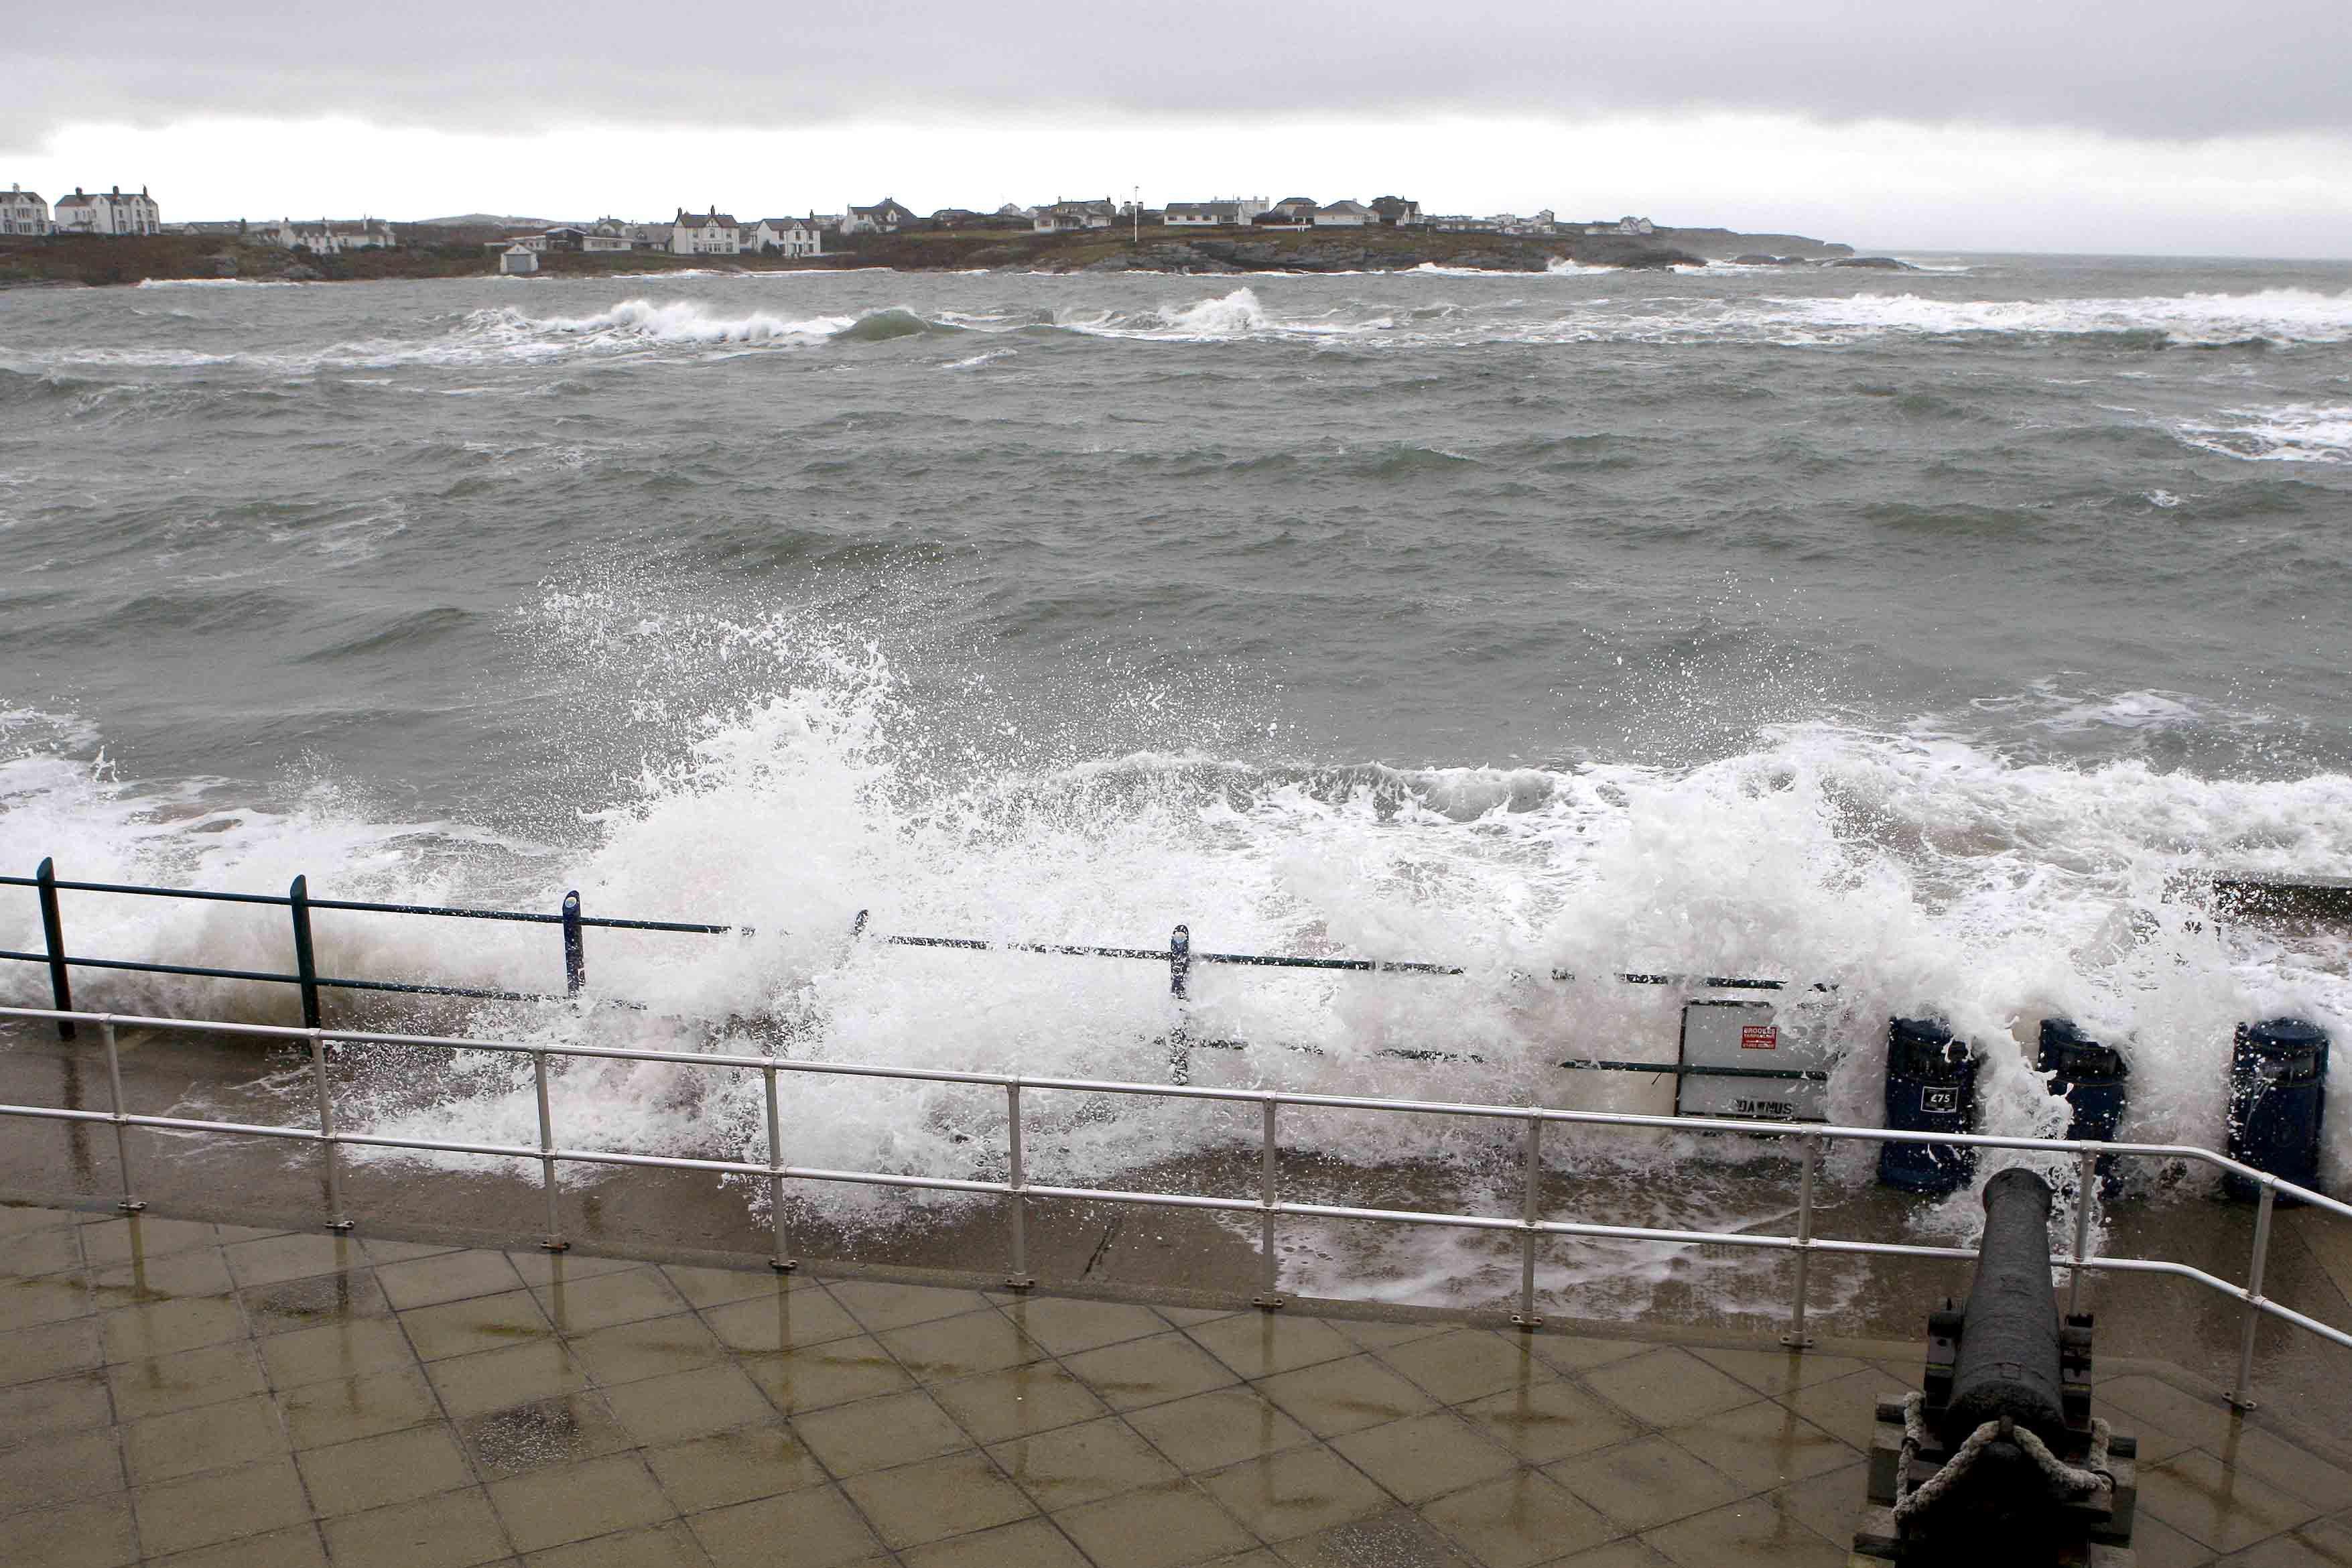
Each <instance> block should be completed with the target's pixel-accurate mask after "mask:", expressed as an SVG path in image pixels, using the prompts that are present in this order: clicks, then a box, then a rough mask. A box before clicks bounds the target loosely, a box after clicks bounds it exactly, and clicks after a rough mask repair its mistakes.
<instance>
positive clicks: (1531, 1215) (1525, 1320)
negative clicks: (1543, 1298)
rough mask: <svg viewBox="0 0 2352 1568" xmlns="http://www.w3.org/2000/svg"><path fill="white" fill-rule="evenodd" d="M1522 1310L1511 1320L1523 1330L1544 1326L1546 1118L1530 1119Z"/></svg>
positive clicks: (1522, 1201)
mask: <svg viewBox="0 0 2352 1568" xmlns="http://www.w3.org/2000/svg"><path fill="white" fill-rule="evenodd" d="M1520 1182H1521V1185H1522V1188H1523V1190H1522V1191H1521V1193H1520V1194H1519V1220H1520V1224H1521V1226H1522V1228H1521V1229H1520V1231H1519V1310H1517V1311H1516V1312H1513V1313H1512V1314H1511V1321H1512V1322H1513V1323H1514V1324H1516V1325H1517V1326H1518V1327H1519V1328H1522V1329H1536V1328H1541V1327H1542V1326H1543V1320H1542V1319H1541V1318H1539V1317H1538V1316H1536V1236H1537V1234H1538V1233H1537V1230H1536V1225H1537V1222H1538V1221H1539V1220H1541V1219H1542V1218H1543V1118H1542V1117H1540V1116H1530V1117H1528V1168H1527V1173H1526V1174H1525V1175H1524V1176H1522V1177H1521V1178H1520Z"/></svg>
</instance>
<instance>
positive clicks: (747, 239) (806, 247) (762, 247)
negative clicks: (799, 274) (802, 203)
mask: <svg viewBox="0 0 2352 1568" xmlns="http://www.w3.org/2000/svg"><path fill="white" fill-rule="evenodd" d="M743 245H744V247H745V248H746V249H749V250H757V251H759V252H761V253H762V254H763V255H764V254H768V253H770V251H771V249H772V252H773V254H775V255H778V256H822V255H824V230H823V229H821V228H819V227H817V224H816V215H815V214H814V213H812V214H810V215H809V216H807V217H763V218H761V220H760V221H759V222H758V223H755V224H753V225H751V226H750V227H749V228H746V229H745V230H744V231H743Z"/></svg>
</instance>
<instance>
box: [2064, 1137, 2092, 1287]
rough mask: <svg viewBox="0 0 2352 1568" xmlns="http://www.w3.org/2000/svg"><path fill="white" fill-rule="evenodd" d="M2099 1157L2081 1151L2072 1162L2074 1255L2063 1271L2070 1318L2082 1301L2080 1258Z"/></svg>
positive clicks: (2086, 1246) (2085, 1252)
mask: <svg viewBox="0 0 2352 1568" xmlns="http://www.w3.org/2000/svg"><path fill="white" fill-rule="evenodd" d="M2098 1161H2099V1157H2098V1156H2097V1155H2096V1154H2094V1153H2092V1152H2090V1151H2089V1150H2087V1149H2086V1150H2084V1152H2082V1154H2081V1155H2079V1156H2078V1157H2077V1158H2076V1160H2075V1163H2074V1260H2073V1267H2071V1268H2068V1269H2067V1270H2066V1315H2067V1316H2068V1317H2070V1318H2071V1317H2073V1316H2074V1313H2075V1312H2076V1311H2077V1310H2079V1309H2080V1305H2081V1302H2082V1300H2083V1275H2084V1268H2083V1259H2084V1258H2087V1257H2089V1256H2090V1248H2091V1194H2092V1192H2093V1190H2094V1188H2093V1179H2094V1177H2095V1175H2096V1174H2097V1170H2096V1167H2097V1165H2098Z"/></svg>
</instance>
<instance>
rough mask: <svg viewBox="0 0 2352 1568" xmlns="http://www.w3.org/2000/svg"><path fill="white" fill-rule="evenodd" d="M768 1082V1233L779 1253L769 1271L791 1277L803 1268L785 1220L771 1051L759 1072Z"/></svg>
mask: <svg viewBox="0 0 2352 1568" xmlns="http://www.w3.org/2000/svg"><path fill="white" fill-rule="evenodd" d="M760 1076H761V1078H762V1079H765V1080H766V1082H765V1083H764V1085H763V1086H762V1087H763V1088H765V1089H766V1090H767V1095H768V1230H769V1233H770V1234H771V1235H772V1237H773V1238H774V1246H775V1248H776V1250H775V1251H774V1252H772V1253H771V1254H770V1255H769V1257H768V1267H769V1268H772V1269H774V1270H775V1271H776V1272H777V1273H779V1274H789V1273H791V1272H792V1271H793V1269H794V1268H798V1267H800V1260H799V1259H798V1258H794V1257H793V1251H792V1231H791V1229H790V1227H789V1226H788V1225H787V1223H786V1221H785V1219H784V1175H783V1171H784V1128H783V1121H782V1118H781V1117H779V1116H778V1115H777V1113H776V1058H775V1053H774V1052H772V1051H771V1052H770V1053H769V1055H768V1065H767V1066H766V1067H764V1068H761V1069H760Z"/></svg>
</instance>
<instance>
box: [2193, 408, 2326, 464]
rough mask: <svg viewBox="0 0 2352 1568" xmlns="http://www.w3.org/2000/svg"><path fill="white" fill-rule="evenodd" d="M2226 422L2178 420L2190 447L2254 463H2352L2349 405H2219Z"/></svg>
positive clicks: (2222, 417)
mask: <svg viewBox="0 0 2352 1568" xmlns="http://www.w3.org/2000/svg"><path fill="white" fill-rule="evenodd" d="M2221 419H2222V420H2224V421H2226V423H2218V424H2217V423H2200V422H2189V423H2183V424H2181V425H2179V426H2175V427H2174V433H2175V434H2176V435H2178V436H2179V437H2180V439H2181V440H2182V441H2184V442H2186V443H2188V444H2189V446H2191V447H2198V448H2199V449H2200V450H2203V451H2207V452H2216V453H2219V454H2220V455H2221V456H2222V457H2225V458H2244V459H2246V460H2247V461H2249V462H2258V463H2352V406H2346V405H2329V406H2318V405H2311V404H2291V405H2287V406H2286V407H2284V408H2269V409H2258V408H2231V409H2227V410H2224V411H2223V413H2222V415H2221Z"/></svg>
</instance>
